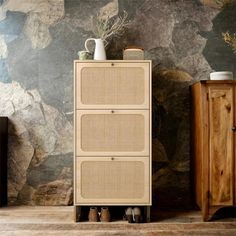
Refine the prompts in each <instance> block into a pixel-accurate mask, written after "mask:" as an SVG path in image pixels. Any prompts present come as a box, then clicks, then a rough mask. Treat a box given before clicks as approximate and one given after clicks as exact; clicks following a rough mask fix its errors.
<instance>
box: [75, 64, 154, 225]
mask: <svg viewBox="0 0 236 236" xmlns="http://www.w3.org/2000/svg"><path fill="white" fill-rule="evenodd" d="M74 98H75V101H74V127H75V132H74V135H75V136H74V146H75V147H74V206H75V220H76V221H79V219H80V216H81V211H82V210H83V209H86V207H91V206H94V207H95V206H96V207H105V206H106V207H109V208H111V207H117V206H120V207H128V206H130V207H135V206H140V207H141V210H142V211H143V212H145V215H147V217H146V218H147V219H149V218H150V216H148V215H150V206H151V199H152V195H151V192H152V189H151V183H152V182H151V160H152V158H151V61H148V60H142V61H130V60H129V61H126V60H119V61H117V60H112V61H109V60H106V61H75V62H74ZM116 209H117V208H116ZM146 213H147V214H146ZM111 217H112V216H111Z"/></svg>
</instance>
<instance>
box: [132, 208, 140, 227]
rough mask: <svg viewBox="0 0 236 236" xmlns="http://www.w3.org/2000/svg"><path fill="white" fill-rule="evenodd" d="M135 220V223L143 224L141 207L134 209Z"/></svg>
mask: <svg viewBox="0 0 236 236" xmlns="http://www.w3.org/2000/svg"><path fill="white" fill-rule="evenodd" d="M133 218H134V222H135V223H141V222H142V215H141V210H140V208H139V207H135V208H134V209H133Z"/></svg>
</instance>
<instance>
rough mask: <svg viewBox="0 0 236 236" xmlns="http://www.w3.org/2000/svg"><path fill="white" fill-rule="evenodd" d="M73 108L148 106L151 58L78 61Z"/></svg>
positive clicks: (135, 107)
mask: <svg viewBox="0 0 236 236" xmlns="http://www.w3.org/2000/svg"><path fill="white" fill-rule="evenodd" d="M75 68H76V78H75V97H76V109H90V108H93V109H128V108H132V109H148V108H149V107H150V104H149V100H150V99H149V97H150V91H149V90H150V62H149V61H147V62H139V63H138V62H112V61H110V62H89V63H83V62H77V63H76V66H75Z"/></svg>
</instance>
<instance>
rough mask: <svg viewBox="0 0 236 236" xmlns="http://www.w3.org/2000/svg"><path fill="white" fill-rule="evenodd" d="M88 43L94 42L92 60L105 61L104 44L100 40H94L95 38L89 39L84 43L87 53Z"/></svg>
mask: <svg viewBox="0 0 236 236" xmlns="http://www.w3.org/2000/svg"><path fill="white" fill-rule="evenodd" d="M89 41H94V42H95V51H94V56H93V59H94V60H106V59H107V57H106V51H105V47H104V43H103V40H102V39H95V38H89V39H87V40H86V41H85V44H84V46H85V49H86V50H87V51H88V52H90V51H89V49H88V45H87V44H88V42H89Z"/></svg>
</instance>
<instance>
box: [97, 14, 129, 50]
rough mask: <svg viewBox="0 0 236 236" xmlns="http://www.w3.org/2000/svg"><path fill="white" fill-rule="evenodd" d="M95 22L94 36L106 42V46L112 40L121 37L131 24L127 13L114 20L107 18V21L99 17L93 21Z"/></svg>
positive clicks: (113, 18)
mask: <svg viewBox="0 0 236 236" xmlns="http://www.w3.org/2000/svg"><path fill="white" fill-rule="evenodd" d="M93 21H94V24H93V25H94V28H93V34H94V36H95V37H97V38H101V39H102V40H103V41H104V44H105V46H107V45H108V43H109V41H110V40H111V39H112V38H115V37H121V36H122V35H123V34H124V32H125V29H126V28H127V27H128V26H129V24H130V22H129V21H128V13H127V12H126V11H124V12H123V15H119V16H116V17H112V18H110V17H109V16H107V17H106V18H105V19H104V18H103V19H101V18H99V17H97V18H95V19H93Z"/></svg>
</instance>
